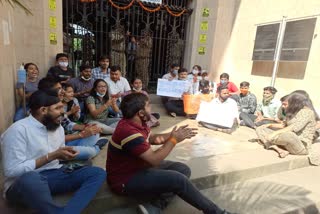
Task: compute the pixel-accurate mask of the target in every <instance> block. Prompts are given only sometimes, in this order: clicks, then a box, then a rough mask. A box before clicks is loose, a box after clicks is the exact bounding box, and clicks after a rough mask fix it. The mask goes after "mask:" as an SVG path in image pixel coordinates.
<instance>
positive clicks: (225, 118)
mask: <svg viewBox="0 0 320 214" xmlns="http://www.w3.org/2000/svg"><path fill="white" fill-rule="evenodd" d="M216 99H218V98H216ZM232 101H233V100H232ZM232 101H231V102H232ZM238 114H239V113H238V107H237V103H236V102H235V101H233V104H231V103H228V104H224V103H223V104H221V103H216V102H215V101H214V100H213V101H211V102H201V104H200V109H199V113H198V115H197V118H196V120H197V121H202V122H206V123H210V124H213V125H219V126H224V127H228V128H231V127H232V125H233V122H234V119H235V118H238Z"/></svg>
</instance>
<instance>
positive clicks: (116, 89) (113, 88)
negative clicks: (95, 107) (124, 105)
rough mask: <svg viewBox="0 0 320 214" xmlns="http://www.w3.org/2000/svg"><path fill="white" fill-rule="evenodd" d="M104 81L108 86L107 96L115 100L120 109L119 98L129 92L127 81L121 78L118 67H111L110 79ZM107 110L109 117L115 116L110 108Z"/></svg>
mask: <svg viewBox="0 0 320 214" xmlns="http://www.w3.org/2000/svg"><path fill="white" fill-rule="evenodd" d="M105 81H106V82H107V84H108V93H109V96H110V97H112V98H117V105H118V107H120V103H121V97H122V96H123V95H125V94H126V93H128V92H129V91H131V88H130V85H129V82H128V80H127V79H126V78H124V77H122V76H121V68H120V66H118V65H115V66H111V68H110V77H108V78H106V79H105ZM108 110H109V113H110V114H111V115H113V116H116V115H117V114H116V112H114V111H113V109H112V108H109V109H108Z"/></svg>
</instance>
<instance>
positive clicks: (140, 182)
mask: <svg viewBox="0 0 320 214" xmlns="http://www.w3.org/2000/svg"><path fill="white" fill-rule="evenodd" d="M190 175H191V171H190V168H189V167H188V166H187V165H185V164H183V163H179V162H172V161H163V162H162V163H161V164H160V166H158V167H154V168H149V169H145V170H143V171H141V172H138V173H137V174H136V175H134V176H133V177H132V178H131V179H130V180H129V182H128V183H127V184H126V185H125V186H124V193H125V194H127V195H128V196H130V197H135V198H136V197H143V198H145V197H148V198H158V199H162V200H165V198H164V196H165V195H168V197H169V199H170V198H171V197H172V193H173V194H175V195H178V196H179V197H180V198H182V199H183V200H184V201H186V202H187V203H189V204H191V205H192V206H194V207H196V208H198V209H199V210H202V211H203V212H204V213H208V214H209V213H210V214H215V213H217V214H218V213H222V210H221V209H220V208H219V207H218V206H216V205H215V204H214V203H213V202H212V201H210V200H209V199H208V198H206V197H205V196H204V195H202V194H201V192H200V191H199V190H198V189H197V188H196V187H195V186H194V185H193V184H192V183H191V182H190V180H189V177H190ZM167 199H168V198H167ZM162 204H165V203H162ZM161 208H164V207H161Z"/></svg>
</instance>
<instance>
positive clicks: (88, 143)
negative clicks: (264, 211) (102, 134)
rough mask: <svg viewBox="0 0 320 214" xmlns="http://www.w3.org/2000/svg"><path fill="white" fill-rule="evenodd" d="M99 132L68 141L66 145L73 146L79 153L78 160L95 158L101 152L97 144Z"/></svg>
mask: <svg viewBox="0 0 320 214" xmlns="http://www.w3.org/2000/svg"><path fill="white" fill-rule="evenodd" d="M98 138H99V134H96V135H92V136H90V137H86V138H80V139H77V140H73V141H69V142H66V146H73V148H74V149H75V150H77V151H78V152H79V154H78V155H77V156H76V157H75V159H76V160H87V159H90V158H93V157H94V156H96V155H97V154H98V153H99V152H100V148H99V146H96V145H95V144H96V143H97V141H98Z"/></svg>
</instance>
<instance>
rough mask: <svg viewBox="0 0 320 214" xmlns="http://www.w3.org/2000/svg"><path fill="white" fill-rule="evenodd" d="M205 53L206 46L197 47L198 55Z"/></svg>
mask: <svg viewBox="0 0 320 214" xmlns="http://www.w3.org/2000/svg"><path fill="white" fill-rule="evenodd" d="M205 53H206V47H203V46H201V47H199V48H198V54H199V55H205Z"/></svg>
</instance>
